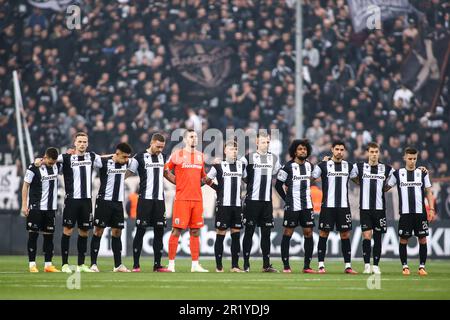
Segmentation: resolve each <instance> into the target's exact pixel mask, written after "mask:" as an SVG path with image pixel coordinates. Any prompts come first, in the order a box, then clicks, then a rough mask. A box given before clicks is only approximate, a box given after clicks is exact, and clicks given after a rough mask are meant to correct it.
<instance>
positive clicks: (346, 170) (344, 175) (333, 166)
mask: <svg viewBox="0 0 450 320" xmlns="http://www.w3.org/2000/svg"><path fill="white" fill-rule="evenodd" d="M352 167H353V166H352V164H351V163H349V162H347V161H345V160H342V161H341V162H334V161H333V160H328V161H322V162H320V163H319V164H318V165H316V166H315V168H314V170H313V174H312V176H313V178H315V179H317V178H321V179H322V193H323V196H322V207H324V208H349V202H348V181H349V179H350V172H351V170H352Z"/></svg>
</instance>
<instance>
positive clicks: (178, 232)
mask: <svg viewBox="0 0 450 320" xmlns="http://www.w3.org/2000/svg"><path fill="white" fill-rule="evenodd" d="M172 235H173V236H174V237H179V236H180V235H181V229H179V228H173V229H172Z"/></svg>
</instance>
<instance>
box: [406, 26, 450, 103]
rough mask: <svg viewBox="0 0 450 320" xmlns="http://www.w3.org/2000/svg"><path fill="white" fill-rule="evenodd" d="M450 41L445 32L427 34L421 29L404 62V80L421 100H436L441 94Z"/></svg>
mask: <svg viewBox="0 0 450 320" xmlns="http://www.w3.org/2000/svg"><path fill="white" fill-rule="evenodd" d="M420 29H423V28H420ZM449 43H450V37H449V36H448V35H446V34H444V33H442V34H438V33H432V34H429V35H426V34H425V31H421V32H420V33H419V37H418V38H417V40H416V41H415V43H414V45H413V47H412V48H411V53H410V54H409V55H408V56H407V57H406V59H405V60H404V62H403V65H402V69H401V72H402V82H403V84H404V85H405V86H406V87H408V88H409V89H411V90H412V91H413V92H414V93H415V95H416V96H418V97H420V99H421V101H424V102H425V101H426V102H428V103H431V102H432V101H433V102H434V100H435V96H436V95H437V94H439V90H440V84H441V79H443V76H444V74H445V69H446V65H447V63H448V59H449V53H450V44H449Z"/></svg>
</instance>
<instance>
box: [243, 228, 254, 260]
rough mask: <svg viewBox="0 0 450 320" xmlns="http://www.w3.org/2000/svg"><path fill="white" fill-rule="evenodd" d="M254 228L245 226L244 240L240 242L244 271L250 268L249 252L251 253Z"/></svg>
mask: <svg viewBox="0 0 450 320" xmlns="http://www.w3.org/2000/svg"><path fill="white" fill-rule="evenodd" d="M254 232H255V227H254V226H246V227H245V232H244V239H243V240H242V249H243V251H244V269H247V268H249V267H250V252H251V251H252V244H253V233H254Z"/></svg>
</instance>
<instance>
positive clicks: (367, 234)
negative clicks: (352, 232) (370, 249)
mask: <svg viewBox="0 0 450 320" xmlns="http://www.w3.org/2000/svg"><path fill="white" fill-rule="evenodd" d="M363 239H364V240H372V231H364V232H363Z"/></svg>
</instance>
